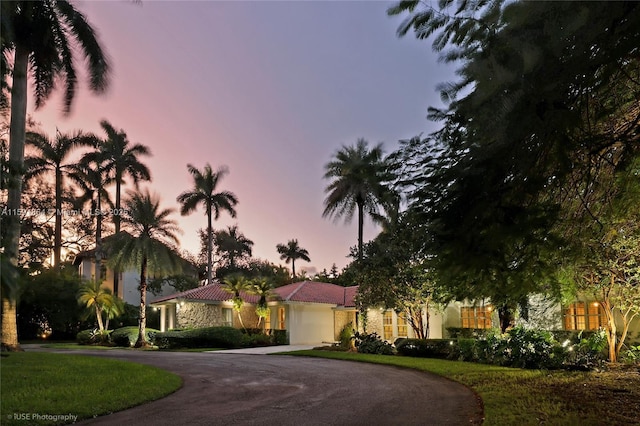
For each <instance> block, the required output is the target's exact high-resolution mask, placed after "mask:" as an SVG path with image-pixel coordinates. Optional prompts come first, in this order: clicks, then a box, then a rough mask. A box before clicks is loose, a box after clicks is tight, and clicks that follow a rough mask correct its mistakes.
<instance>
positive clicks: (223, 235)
mask: <svg viewBox="0 0 640 426" xmlns="http://www.w3.org/2000/svg"><path fill="white" fill-rule="evenodd" d="M214 240H215V244H216V246H217V247H218V251H220V252H222V253H223V255H222V257H223V258H224V259H226V260H227V262H228V266H229V270H231V271H233V270H234V269H235V266H236V259H238V258H243V257H245V256H249V257H251V254H252V247H253V241H251V240H250V239H248V238H247V237H245V236H244V234H243V233H242V232H239V231H238V226H237V225H234V226H229V227H227V229H222V230H219V231H215V232H214Z"/></svg>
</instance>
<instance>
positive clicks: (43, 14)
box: [1, 0, 109, 350]
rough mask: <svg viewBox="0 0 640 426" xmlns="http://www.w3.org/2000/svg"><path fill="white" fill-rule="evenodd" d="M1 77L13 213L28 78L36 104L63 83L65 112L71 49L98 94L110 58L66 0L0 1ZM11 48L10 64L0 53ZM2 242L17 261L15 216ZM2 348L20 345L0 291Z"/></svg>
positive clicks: (72, 86)
mask: <svg viewBox="0 0 640 426" xmlns="http://www.w3.org/2000/svg"><path fill="white" fill-rule="evenodd" d="M1 7H2V10H1V15H2V19H1V21H2V28H1V31H2V56H3V59H2V77H3V80H4V77H5V76H6V75H11V77H12V80H11V124H10V129H9V140H10V146H9V162H10V165H11V167H12V168H13V170H15V171H16V173H15V174H14V175H13V176H11V177H10V179H11V180H12V181H13V182H12V184H10V185H9V191H8V199H7V209H8V210H9V211H10V212H18V211H19V209H20V198H21V193H22V169H23V164H24V147H25V136H26V121H27V89H28V81H29V77H31V78H32V81H33V84H34V87H35V91H34V94H35V102H36V108H39V107H41V106H42V105H44V103H45V101H46V100H47V99H48V98H49V96H50V95H51V92H52V91H53V89H54V87H55V83H56V82H57V83H58V84H60V83H62V84H63V85H64V112H65V113H69V112H70V110H71V103H72V101H73V98H74V96H75V94H76V89H77V80H78V78H77V72H76V67H75V65H74V64H77V63H78V61H74V52H77V53H81V54H82V55H83V56H84V58H85V61H84V63H85V64H86V66H87V68H88V77H89V88H90V89H91V90H92V91H93V92H95V93H102V92H104V91H105V90H106V88H107V85H108V78H107V77H108V75H109V63H108V61H107V58H106V55H105V54H104V53H103V51H102V47H101V46H100V43H99V42H98V39H97V37H96V35H95V33H94V31H93V28H91V25H89V24H88V23H87V20H86V19H85V17H84V16H83V15H82V13H80V12H79V11H78V10H76V8H75V7H74V6H73V5H71V3H69V2H68V1H64V0H42V1H30V0H24V1H12V2H2V3H1ZM11 53H13V67H12V69H11V73H9V61H7V60H6V59H5V57H4V56H5V55H10V54H11ZM5 219H6V220H7V222H5V232H6V234H5V239H4V241H3V247H4V249H5V252H6V254H7V256H8V258H9V261H10V262H11V263H12V264H13V265H17V264H18V244H19V238H20V221H19V216H18V215H16V214H10V215H9V216H8V217H7V218H5ZM2 308H3V309H2V312H3V315H2V319H3V321H2V347H3V348H5V349H7V350H20V345H19V343H18V330H17V324H16V300H15V299H12V298H8V297H7V295H5V294H3V295H2Z"/></svg>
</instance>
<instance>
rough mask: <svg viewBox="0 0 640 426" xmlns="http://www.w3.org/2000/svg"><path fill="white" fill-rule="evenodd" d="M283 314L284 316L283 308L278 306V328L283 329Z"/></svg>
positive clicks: (284, 327)
mask: <svg viewBox="0 0 640 426" xmlns="http://www.w3.org/2000/svg"><path fill="white" fill-rule="evenodd" d="M285 329H286V324H285V316H284V308H278V330H285Z"/></svg>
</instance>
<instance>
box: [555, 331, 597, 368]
mask: <svg viewBox="0 0 640 426" xmlns="http://www.w3.org/2000/svg"><path fill="white" fill-rule="evenodd" d="M585 334H586V333H585ZM583 335H584V334H583V333H580V334H579V335H578V337H579V339H580V341H579V342H578V343H577V344H570V341H568V340H567V341H565V342H563V344H562V346H563V348H566V350H567V352H568V353H567V359H566V361H565V364H566V365H565V366H566V367H567V368H569V369H576V370H591V369H593V368H596V367H599V366H601V365H602V363H603V362H604V361H605V355H604V354H603V351H604V349H605V348H606V347H607V337H606V335H605V332H604V330H598V331H595V332H591V333H588V334H586V336H587V337H583Z"/></svg>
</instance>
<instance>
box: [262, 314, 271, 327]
mask: <svg viewBox="0 0 640 426" xmlns="http://www.w3.org/2000/svg"><path fill="white" fill-rule="evenodd" d="M262 320H263V321H264V329H265V330H271V309H267V316H266V317H264V318H263V319H262Z"/></svg>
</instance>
